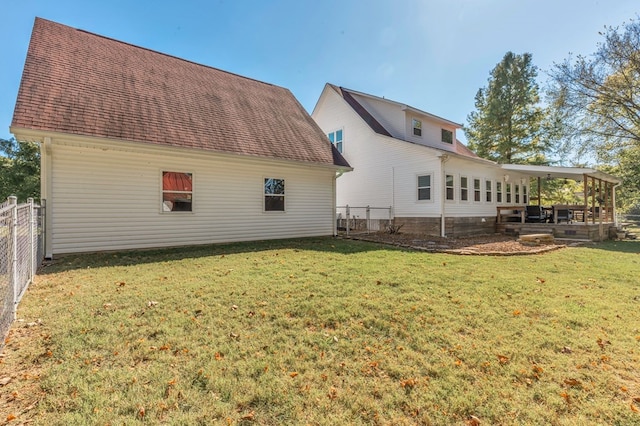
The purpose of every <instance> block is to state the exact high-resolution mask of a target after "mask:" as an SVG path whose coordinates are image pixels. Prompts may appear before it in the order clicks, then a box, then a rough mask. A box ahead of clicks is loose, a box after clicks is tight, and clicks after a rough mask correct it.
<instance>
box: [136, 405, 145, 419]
mask: <svg viewBox="0 0 640 426" xmlns="http://www.w3.org/2000/svg"><path fill="white" fill-rule="evenodd" d="M145 414H146V411H145V409H144V407H139V408H138V417H140V418H141V419H144V415H145Z"/></svg>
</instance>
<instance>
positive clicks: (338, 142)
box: [327, 129, 342, 154]
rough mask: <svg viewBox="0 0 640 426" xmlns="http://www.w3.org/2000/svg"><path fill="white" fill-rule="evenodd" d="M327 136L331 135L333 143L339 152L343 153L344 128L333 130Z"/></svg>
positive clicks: (330, 138)
mask: <svg viewBox="0 0 640 426" xmlns="http://www.w3.org/2000/svg"><path fill="white" fill-rule="evenodd" d="M327 136H329V140H330V141H331V143H332V144H334V145H335V146H336V149H337V150H338V152H339V153H341V154H342V129H341V130H336V131H335V132H331V133H329V134H328V135H327Z"/></svg>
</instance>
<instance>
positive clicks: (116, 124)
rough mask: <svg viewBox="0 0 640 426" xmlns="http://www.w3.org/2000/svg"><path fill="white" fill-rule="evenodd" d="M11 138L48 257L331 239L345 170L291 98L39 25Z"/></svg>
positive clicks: (177, 62) (271, 87)
mask: <svg viewBox="0 0 640 426" xmlns="http://www.w3.org/2000/svg"><path fill="white" fill-rule="evenodd" d="M10 130H11V132H12V133H13V134H14V135H15V137H16V138H17V139H19V140H32V141H37V142H39V143H40V144H41V148H42V149H41V154H42V198H43V200H44V202H46V226H45V229H46V247H45V254H46V255H47V256H48V257H51V256H53V255H56V254H62V253H75V252H87V251H102V250H120V249H133V248H145V247H162V246H180V245H193V244H207V243H218V242H229V241H242V240H259V239H275V238H290V237H306V236H321V235H333V233H334V229H335V221H334V212H335V180H336V176H337V175H339V174H341V173H343V172H345V171H349V170H351V168H350V166H349V164H348V163H347V162H346V161H345V160H344V158H343V157H342V156H341V155H340V154H339V153H338V152H337V150H336V149H335V148H334V147H333V146H332V145H331V144H330V143H329V141H328V140H327V138H326V135H325V134H324V132H323V131H322V130H321V129H320V128H319V127H318V126H317V124H316V123H315V122H314V121H313V120H312V119H311V117H310V116H309V114H307V112H306V111H305V110H304V108H303V107H302V106H301V105H300V104H299V103H298V101H297V100H296V99H295V98H294V96H293V95H292V94H291V92H290V91H289V90H287V89H285V88H282V87H278V86H274V85H271V84H268V83H264V82H260V81H256V80H253V79H250V78H245V77H242V76H239V75H235V74H232V73H228V72H225V71H221V70H218V69H215V68H211V67H208V66H204V65H200V64H196V63H193V62H189V61H187V60H183V59H180V58H176V57H173V56H169V55H166V54H162V53H158V52H154V51H151V50H148V49H144V48H141V47H137V46H133V45H130V44H127V43H124V42H120V41H116V40H113V39H109V38H106V37H102V36H99V35H95V34H91V33H88V32H85V31H81V30H77V29H74V28H70V27H67V26H64V25H61V24H58V23H55V22H51V21H47V20H44V19H39V18H36V21H35V24H34V28H33V34H32V38H31V42H30V45H29V50H28V53H27V59H26V63H25V67H24V72H23V76H22V82H21V85H20V89H19V93H18V98H17V102H16V106H15V112H14V116H13V121H12V124H11V128H10Z"/></svg>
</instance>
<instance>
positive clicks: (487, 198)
mask: <svg viewBox="0 0 640 426" xmlns="http://www.w3.org/2000/svg"><path fill="white" fill-rule="evenodd" d="M484 190H485V198H484V200H485V201H486V202H487V203H490V202H491V192H492V190H493V188H492V185H491V181H490V180H488V179H487V180H485V181H484Z"/></svg>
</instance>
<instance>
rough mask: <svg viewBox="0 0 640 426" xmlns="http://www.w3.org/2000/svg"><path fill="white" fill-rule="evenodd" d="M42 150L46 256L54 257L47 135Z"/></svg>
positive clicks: (50, 174) (51, 177) (48, 142)
mask: <svg viewBox="0 0 640 426" xmlns="http://www.w3.org/2000/svg"><path fill="white" fill-rule="evenodd" d="M41 148H42V149H41V150H40V178H41V182H40V194H41V195H40V198H41V199H42V204H43V207H44V214H45V216H44V257H45V258H47V259H52V258H53V241H51V239H52V236H53V232H52V228H51V226H52V224H53V202H52V201H53V200H52V199H51V193H52V192H53V188H52V185H53V170H52V161H51V138H50V137H48V136H47V137H45V138H44V140H43V142H42V145H41Z"/></svg>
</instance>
